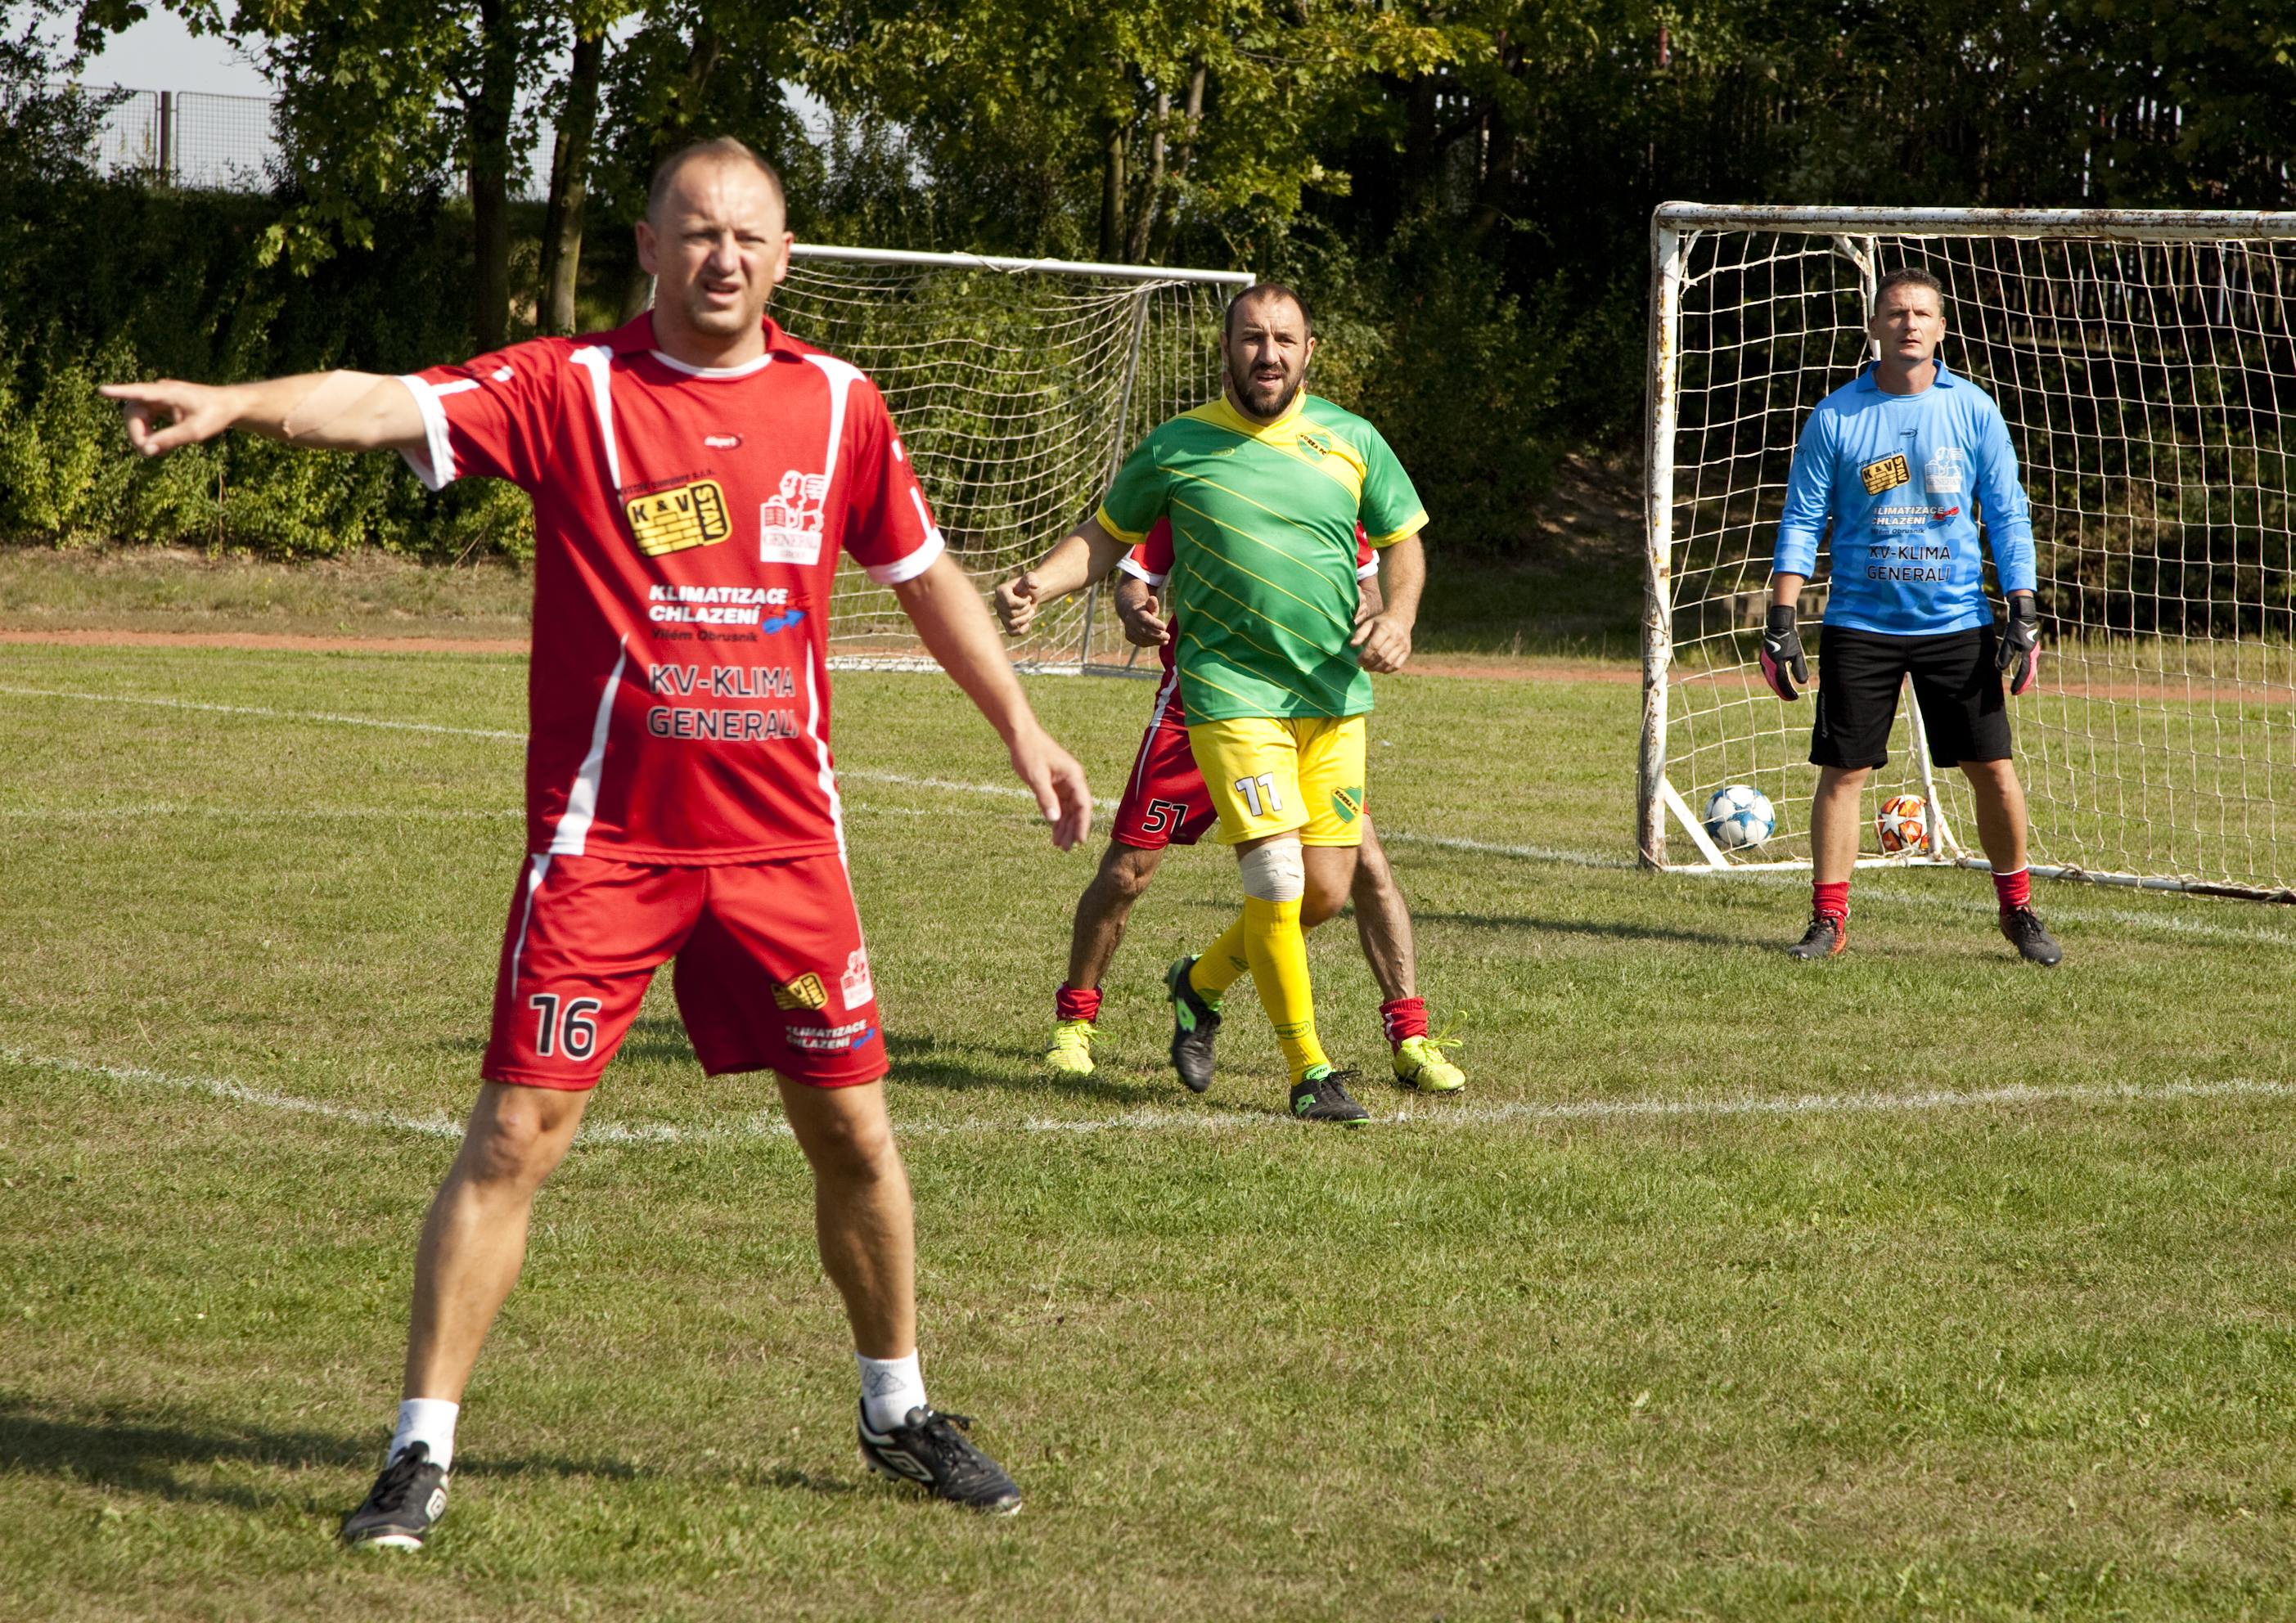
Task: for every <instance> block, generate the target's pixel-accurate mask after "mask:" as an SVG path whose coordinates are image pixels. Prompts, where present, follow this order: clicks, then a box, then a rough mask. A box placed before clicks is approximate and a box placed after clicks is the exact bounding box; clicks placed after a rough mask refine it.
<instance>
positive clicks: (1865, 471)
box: [1857, 452, 1914, 496]
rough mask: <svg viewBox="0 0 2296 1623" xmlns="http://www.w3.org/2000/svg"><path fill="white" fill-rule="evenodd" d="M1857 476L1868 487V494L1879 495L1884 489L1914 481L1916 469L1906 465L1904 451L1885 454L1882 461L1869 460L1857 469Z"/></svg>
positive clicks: (1892, 488)
mask: <svg viewBox="0 0 2296 1623" xmlns="http://www.w3.org/2000/svg"><path fill="white" fill-rule="evenodd" d="M1857 477H1858V479H1859V480H1861V481H1862V482H1863V483H1864V485H1865V487H1866V495H1867V496H1879V495H1881V494H1882V492H1883V491H1884V490H1895V489H1896V488H1898V486H1900V485H1910V484H1912V483H1913V482H1914V471H1913V469H1912V468H1911V467H1909V466H1907V463H1906V458H1905V455H1904V453H1902V452H1900V453H1899V454H1898V455H1895V456H1884V457H1883V458H1882V460H1881V461H1880V462H1869V463H1866V465H1865V466H1864V467H1862V468H1860V469H1858V470H1857Z"/></svg>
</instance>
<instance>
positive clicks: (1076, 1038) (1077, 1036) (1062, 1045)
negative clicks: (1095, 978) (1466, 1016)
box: [1045, 1020, 1457, 1086]
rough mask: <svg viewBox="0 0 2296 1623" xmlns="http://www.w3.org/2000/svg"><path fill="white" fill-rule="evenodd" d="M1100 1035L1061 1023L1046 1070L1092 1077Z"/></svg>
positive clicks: (1078, 1023)
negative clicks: (1095, 1045)
mask: <svg viewBox="0 0 2296 1623" xmlns="http://www.w3.org/2000/svg"><path fill="white" fill-rule="evenodd" d="M1098 1035H1099V1033H1097V1032H1096V1031H1095V1030H1094V1029H1093V1026H1092V1022H1091V1021H1088V1020H1064V1021H1061V1022H1060V1023H1059V1024H1058V1025H1056V1026H1054V1028H1053V1045H1052V1046H1051V1047H1050V1048H1047V1049H1046V1050H1045V1068H1046V1070H1056V1071H1059V1072H1060V1073H1061V1074H1062V1076H1064V1077H1088V1076H1090V1075H1092V1039H1093V1038H1094V1037H1096V1036H1098ZM1453 1086H1457V1084H1456V1083H1455V1084H1453Z"/></svg>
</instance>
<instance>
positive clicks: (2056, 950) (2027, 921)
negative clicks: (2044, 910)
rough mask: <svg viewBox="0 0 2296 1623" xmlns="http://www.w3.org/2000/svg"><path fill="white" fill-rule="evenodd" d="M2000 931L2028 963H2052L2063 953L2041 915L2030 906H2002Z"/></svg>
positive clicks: (2063, 950)
mask: <svg viewBox="0 0 2296 1623" xmlns="http://www.w3.org/2000/svg"><path fill="white" fill-rule="evenodd" d="M2001 933H2002V934H2003V935H2005V936H2006V937H2008V938H2009V944H2010V945H2011V946H2012V947H2015V948H2016V949H2017V955H2018V956H2019V957H2021V958H2022V959H2023V960H2024V961H2025V962H2026V963H2041V964H2054V963H2056V962H2057V961H2058V960H2059V959H2060V958H2062V957H2063V956H2064V955H2065V949H2064V948H2063V947H2059V946H2058V945H2057V943H2056V939H2055V938H2054V937H2053V936H2052V935H2050V934H2049V931H2048V927H2047V926H2046V925H2045V924H2043V923H2042V922H2041V915H2040V914H2038V913H2035V912H2034V911H2033V910H2032V909H2031V908H2030V907H2004V908H2003V909H2002V910H2001Z"/></svg>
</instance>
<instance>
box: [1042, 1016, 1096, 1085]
mask: <svg viewBox="0 0 2296 1623" xmlns="http://www.w3.org/2000/svg"><path fill="white" fill-rule="evenodd" d="M1098 1035H1099V1033H1098V1032H1096V1031H1095V1030H1094V1029H1093V1025H1092V1022H1091V1021H1088V1020H1064V1021H1061V1022H1060V1023H1059V1024H1058V1025H1056V1026H1054V1028H1053V1045H1052V1046H1051V1047H1049V1048H1047V1049H1046V1050H1045V1069H1046V1070H1054V1071H1058V1072H1059V1073H1060V1074H1061V1075H1062V1076H1064V1077H1088V1076H1090V1075H1092V1039H1093V1038H1094V1037H1097V1036H1098Z"/></svg>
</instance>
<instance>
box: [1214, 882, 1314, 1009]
mask: <svg viewBox="0 0 2296 1623" xmlns="http://www.w3.org/2000/svg"><path fill="white" fill-rule="evenodd" d="M1247 906H1249V904H1247ZM1292 911H1293V912H1294V913H1297V912H1298V911H1299V904H1298V903H1296V902H1294V903H1293V904H1292ZM1250 918H1251V914H1250V913H1249V912H1245V913H1242V914H1237V915H1236V921H1235V922H1234V923H1233V924H1231V925H1229V926H1228V927H1227V928H1226V930H1222V931H1221V932H1220V938H1219V939H1218V940H1217V941H1215V942H1213V943H1212V944H1211V945H1210V947H1206V948H1204V955H1203V956H1202V957H1201V958H1199V959H1197V960H1196V962H1195V966H1194V967H1193V969H1191V970H1189V971H1188V984H1189V985H1190V986H1192V987H1193V988H1196V990H1197V991H1198V992H1200V993H1201V994H1202V995H1203V996H1206V997H1209V998H1213V999H1217V998H1218V996H1220V994H1221V993H1223V992H1225V991H1226V990H1227V989H1228V988H1230V987H1232V986H1234V984H1235V983H1236V981H1237V980H1238V979H1239V978H1240V977H1242V974H1243V972H1244V971H1246V970H1248V969H1250V968H1251V958H1250V957H1249V956H1247V955H1246V951H1245V947H1244V941H1245V922H1246V921H1247V920H1249V919H1250Z"/></svg>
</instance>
